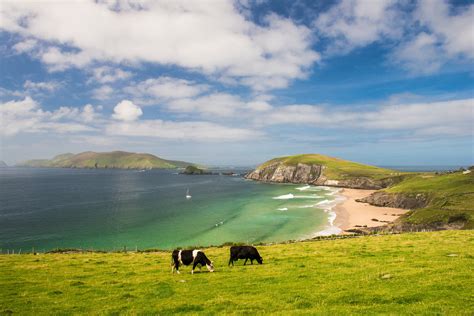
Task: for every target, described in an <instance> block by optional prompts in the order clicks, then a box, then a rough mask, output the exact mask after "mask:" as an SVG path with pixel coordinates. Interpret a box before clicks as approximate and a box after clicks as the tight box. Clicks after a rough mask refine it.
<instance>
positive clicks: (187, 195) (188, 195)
mask: <svg viewBox="0 0 474 316" xmlns="http://www.w3.org/2000/svg"><path fill="white" fill-rule="evenodd" d="M190 198H192V196H191V195H190V194H189V189H188V190H187V191H186V199H187V200H189V199H190Z"/></svg>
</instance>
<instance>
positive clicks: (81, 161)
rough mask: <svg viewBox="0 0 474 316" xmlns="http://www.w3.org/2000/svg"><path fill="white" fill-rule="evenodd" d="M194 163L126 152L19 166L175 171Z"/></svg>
mask: <svg viewBox="0 0 474 316" xmlns="http://www.w3.org/2000/svg"><path fill="white" fill-rule="evenodd" d="M189 165H192V163H189V162H184V161H176V160H166V159H162V158H159V157H157V156H154V155H151V154H142V153H130V152H125V151H112V152H102V153H97V152H92V151H86V152H83V153H80V154H71V153H67V154H61V155H58V156H56V157H54V158H52V159H34V160H28V161H25V162H23V163H20V164H18V165H17V166H19V167H48V168H98V169H107V168H111V169H175V168H185V167H187V166H189Z"/></svg>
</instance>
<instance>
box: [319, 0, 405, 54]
mask: <svg viewBox="0 0 474 316" xmlns="http://www.w3.org/2000/svg"><path fill="white" fill-rule="evenodd" d="M403 19H404V16H403V14H402V11H400V10H399V8H398V6H397V1H395V0H377V1H370V0H342V1H340V2H339V3H338V4H336V5H334V6H333V7H331V8H330V9H329V10H328V11H327V12H324V13H322V14H320V15H319V16H318V18H317V19H316V21H315V22H314V26H315V27H316V31H317V33H318V34H319V35H320V36H321V37H326V38H329V39H331V40H332V42H331V43H330V45H329V48H328V51H329V53H338V54H340V53H347V52H349V51H351V50H352V49H354V48H357V47H362V46H366V45H369V44H371V43H373V42H376V41H378V40H381V39H387V38H398V37H400V36H401V35H402V34H403V28H401V27H400V26H401V25H403Z"/></svg>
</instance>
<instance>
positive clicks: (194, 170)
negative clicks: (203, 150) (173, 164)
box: [182, 165, 213, 175]
mask: <svg viewBox="0 0 474 316" xmlns="http://www.w3.org/2000/svg"><path fill="white" fill-rule="evenodd" d="M182 174H187V175H210V174H213V173H212V172H210V171H208V170H204V169H202V168H198V167H196V166H192V165H191V166H187V167H186V169H184V171H183V172H182Z"/></svg>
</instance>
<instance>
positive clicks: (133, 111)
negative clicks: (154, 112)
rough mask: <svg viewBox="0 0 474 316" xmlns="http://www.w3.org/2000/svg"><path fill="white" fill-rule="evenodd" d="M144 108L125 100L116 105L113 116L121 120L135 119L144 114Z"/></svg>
mask: <svg viewBox="0 0 474 316" xmlns="http://www.w3.org/2000/svg"><path fill="white" fill-rule="evenodd" d="M142 114H143V112H142V109H141V108H140V107H139V106H138V105H135V104H134V103H133V102H132V101H129V100H123V101H121V102H120V103H118V104H117V105H116V106H115V107H114V114H113V115H112V117H113V118H114V119H116V120H120V121H135V120H137V119H138V118H139V117H140V116H142Z"/></svg>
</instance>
